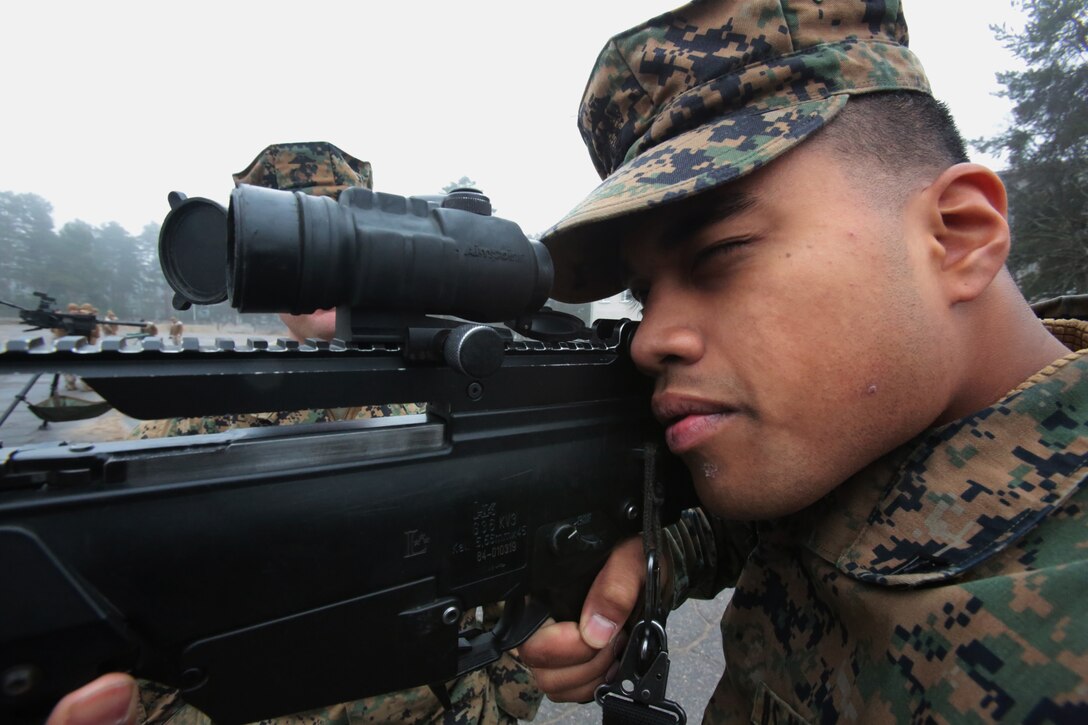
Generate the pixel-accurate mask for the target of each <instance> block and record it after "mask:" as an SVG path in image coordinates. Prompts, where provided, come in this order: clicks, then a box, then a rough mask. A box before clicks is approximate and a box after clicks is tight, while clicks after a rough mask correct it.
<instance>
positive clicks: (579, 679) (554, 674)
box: [533, 647, 619, 702]
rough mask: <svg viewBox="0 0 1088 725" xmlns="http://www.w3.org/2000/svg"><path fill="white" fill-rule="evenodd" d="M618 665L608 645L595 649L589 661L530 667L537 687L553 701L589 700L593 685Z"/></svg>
mask: <svg viewBox="0 0 1088 725" xmlns="http://www.w3.org/2000/svg"><path fill="white" fill-rule="evenodd" d="M618 667H619V663H618V662H617V660H616V656H615V654H614V653H613V651H612V648H611V647H606V648H605V649H602V650H599V651H597V653H596V655H595V656H594V657H593V659H591V660H590V661H589V662H586V663H583V664H580V665H575V666H571V667H562V668H557V669H546V668H545V669H534V670H533V677H534V678H535V680H536V684H537V687H539V688H540V689H541V690H542V691H543V692H544V693H546V694H547V695H548V697H550V698H551V699H552V700H554V701H555V702H589V701H590V700H592V699H593V693H594V691H595V690H596V689H597V686H598V685H600V684H601V683H602V682H604V681H605V680H606V679H608V678H609V677H610V676H612V675H614V674H615V670H616V669H617V668H618Z"/></svg>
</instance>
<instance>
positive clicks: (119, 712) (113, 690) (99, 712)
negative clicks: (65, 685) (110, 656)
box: [45, 672, 137, 725]
mask: <svg viewBox="0 0 1088 725" xmlns="http://www.w3.org/2000/svg"><path fill="white" fill-rule="evenodd" d="M136 694H137V690H136V681H135V680H133V679H132V678H131V677H129V676H128V675H123V674H120V673H118V672H113V673H110V674H108V675H102V676H101V677H99V678H98V679H97V680H94V681H93V682H90V683H88V684H86V685H84V686H83V687H81V688H79V689H78V690H76V691H74V692H69V693H68V694H67V695H65V696H64V698H63V699H62V700H61V701H60V702H58V703H57V706H56V707H54V708H53V712H52V713H51V714H50V715H49V719H48V720H46V722H45V725H135V723H136Z"/></svg>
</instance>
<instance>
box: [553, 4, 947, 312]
mask: <svg viewBox="0 0 1088 725" xmlns="http://www.w3.org/2000/svg"><path fill="white" fill-rule="evenodd" d="M904 89H905V90H914V91H918V92H922V93H929V92H930V90H929V82H928V81H927V79H926V76H925V72H924V71H923V69H922V66H921V64H920V63H919V61H918V59H917V58H916V57H915V56H914V54H913V53H912V52H911V51H910V50H909V49H908V48H907V25H906V22H905V20H904V18H903V11H902V7H901V4H900V3H899V2H898V0H881V2H871V1H870V2H866V0H709V1H701V2H692V3H689V4H687V5H684V6H683V7H681V8H679V9H677V10H674V11H672V12H669V13H665V14H663V15H660V16H658V17H656V18H654V19H652V20H649V21H647V22H645V23H643V24H641V25H638V26H636V27H634V28H631V29H630V30H628V31H626V32H624V33H620V34H619V35H617V36H615V37H614V38H612V39H611V40H610V41H609V42H608V44H607V45H606V46H605V47H604V49H603V50H602V51H601V54H600V56H599V57H598V58H597V62H596V65H595V66H594V68H593V71H592V73H591V75H590V78H589V83H588V85H587V87H586V90H585V94H584V96H583V98H582V102H581V105H580V108H579V119H578V126H579V130H580V131H581V134H582V138H583V140H584V141H585V144H586V147H587V148H588V149H589V153H590V156H591V157H592V159H593V163H594V166H596V168H597V172H598V173H599V174H600V176H601V178H602V179H604V183H602V184H601V185H600V186H598V187H597V189H596V190H594V191H593V192H592V193H591V194H590V195H589V197H588V198H586V199H585V200H584V201H582V202H581V203H580V204H579V205H578V206H576V207H575V208H574V209H573V210H572V211H571V212H570V213H569V214H567V216H565V217H564V218H563V219H562V220H560V221H559V223H558V224H556V225H555V226H554V227H552V229H550V230H549V231H548V232H547V233H546V234H545V236H544V238H543V241H544V243H545V244H546V245H547V246H548V249H549V251H551V253H552V258H553V261H554V262H555V265H556V280H557V283H556V287H555V289H554V290H553V295H552V296H553V297H555V298H556V299H559V300H562V301H565V302H585V301H590V300H594V299H599V298H601V297H607V296H608V295H611V294H614V293H616V292H619V291H620V290H621V289H622V287H623V283H622V279H621V278H620V276H619V274H618V267H617V265H616V262H615V259H616V257H615V254H616V250H615V240H614V239H611V238H610V237H609V234H608V230H607V226H602V225H601V222H603V221H606V220H610V219H615V218H617V217H620V216H623V215H626V214H630V213H632V212H636V211H641V210H643V209H646V208H648V207H651V206H655V205H659V204H663V203H667V202H671V201H676V200H679V199H683V198H685V197H688V196H691V195H692V194H697V193H699V192H701V191H705V190H706V189H710V188H715V187H718V186H721V185H722V184H725V183H727V182H729V181H732V180H734V179H737V178H739V177H741V176H744V175H745V174H748V173H749V172H751V171H752V170H754V169H756V168H758V167H760V166H762V165H764V164H766V163H767V162H768V161H770V160H771V159H774V158H775V157H777V156H779V155H781V154H782V153H784V152H786V151H788V150H789V149H791V148H793V147H794V146H796V145H797V144H798V143H800V142H801V141H802V140H804V139H805V138H807V137H808V136H809V135H810V134H812V133H813V132H815V131H817V130H818V129H819V128H821V127H822V126H823V125H824V124H825V123H826V122H827V121H828V120H830V119H831V118H833V117H834V116H835V115H836V114H837V113H838V112H839V111H840V110H842V108H843V106H844V105H845V104H846V103H847V99H848V98H849V96H850V95H853V94H862V93H871V92H875V91H886V90H904Z"/></svg>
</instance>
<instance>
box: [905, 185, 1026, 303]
mask: <svg viewBox="0 0 1088 725" xmlns="http://www.w3.org/2000/svg"><path fill="white" fill-rule="evenodd" d="M918 201H919V202H920V209H921V211H922V214H923V223H924V224H925V228H926V232H927V235H928V236H930V237H931V238H932V239H933V240H934V242H935V250H934V251H935V252H936V260H937V262H938V263H939V273H940V278H941V287H942V289H944V290H945V293H946V295H947V299H948V302H949V303H950V304H956V303H959V302H968V301H970V300H973V299H975V298H976V297H978V296H979V295H980V294H982V292H983V291H985V290H986V288H987V287H988V286H989V285H990V283H991V282H992V281H993V280H994V278H995V277H996V276H997V274H998V273H999V272H1000V271H1001V270H1002V268H1003V267H1004V266H1005V260H1006V259H1007V258H1008V256H1009V224H1008V220H1007V218H1006V217H1007V213H1008V201H1007V199H1006V196H1005V185H1004V184H1003V183H1002V182H1001V179H999V178H998V176H997V174H995V173H994V172H993V171H991V170H990V169H988V168H986V167H985V166H980V165H978V164H956V165H955V166H952V167H949V168H948V169H946V170H945V171H944V172H943V173H942V174H941V175H940V176H938V177H937V179H936V180H934V182H933V183H932V184H930V185H929V186H928V187H927V188H926V189H924V190H923V191H922V192H921V194H920V198H919V199H918Z"/></svg>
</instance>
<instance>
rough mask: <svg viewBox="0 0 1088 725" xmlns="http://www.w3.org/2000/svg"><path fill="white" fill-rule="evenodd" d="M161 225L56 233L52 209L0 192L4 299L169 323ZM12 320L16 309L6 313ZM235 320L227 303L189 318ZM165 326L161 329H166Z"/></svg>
mask: <svg viewBox="0 0 1088 725" xmlns="http://www.w3.org/2000/svg"><path fill="white" fill-rule="evenodd" d="M158 244H159V225H158V224H149V225H147V226H146V227H144V229H143V231H142V232H141V233H140V234H139V235H137V236H132V235H131V234H129V233H128V232H127V231H126V230H125V229H124V228H123V227H122V226H121V225H120V224H117V223H116V222H109V223H107V224H104V225H102V226H101V227H95V226H92V225H90V224H87V223H86V222H83V221H73V222H68V223H67V224H65V225H64V226H63V227H61V228H60V230H58V231H54V223H53V207H52V205H51V204H50V203H49V202H48V201H46V200H45V199H43V198H42V197H40V196H37V195H36V194H20V193H15V192H12V191H0V250H3V251H4V253H3V254H0V299H5V300H7V301H8V302H12V303H14V304H19V305H22V306H24V307H36V306H37V302H38V301H37V299H36V298H35V297H34V296H33V294H32V293H33V292H35V291H41V292H46V293H48V294H50V295H52V296H53V297H54V298H55V299H56V300H57V306H59V307H61V308H64V307H66V306H67V304H68V303H69V302H74V303H76V304H83V303H90V304H91V305H93V306H95V307H97V308H98V310H99V311H100V312H101V313H102V314H105V312H106V311H107V310H113V312H114V313H116V314H117V316H118V317H120V318H121V319H126V320H151V321H156V322H160V323H161V322H164V321H166V320H168V319H169V318H170V316H171V315H178V316H179V317H182V315H181V314H179V313H177V312H176V311H175V310H174V309H173V308H172V307H171V306H170V301H171V299H172V296H173V292H172V291H171V290H170V287H169V285H167V284H166V280H165V279H164V277H163V274H162V270H161V269H160V268H159V259H158ZM0 314H2V315H3V316H4V317H5V319H10V318H12V317H14V312H13V311H12V310H11V309H10V308H3V309H2V311H0ZM197 317H199V319H200V320H201V321H207V322H213V321H214V322H226V321H232V322H233V321H237V319H238V316H237V314H236V313H235V311H234V310H233V309H231V308H229V307H227V306H226V305H216V306H213V307H212V308H202V309H201V310H199V311H198V312H196V313H185V316H184V319H196V318H197ZM160 327H161V325H160Z"/></svg>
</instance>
